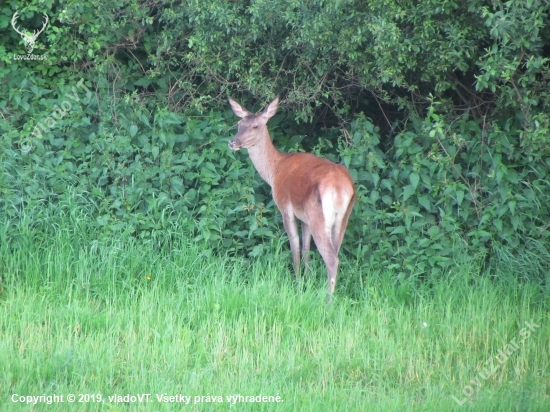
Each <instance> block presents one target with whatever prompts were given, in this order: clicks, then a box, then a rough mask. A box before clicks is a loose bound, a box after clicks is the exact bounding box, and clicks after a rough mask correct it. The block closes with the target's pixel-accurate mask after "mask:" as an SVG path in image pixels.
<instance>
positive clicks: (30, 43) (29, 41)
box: [11, 12, 50, 54]
mask: <svg viewBox="0 0 550 412" xmlns="http://www.w3.org/2000/svg"><path fill="white" fill-rule="evenodd" d="M18 18H19V16H18V15H17V12H15V14H14V15H13V17H12V18H11V25H12V27H13V29H14V30H15V31H16V32H17V33H19V34H20V35H21V37H22V38H23V42H25V47H26V49H27V53H28V54H31V53H32V51H33V50H34V43H35V42H36V39H37V37H38V35H39V34H40V33H42V32H43V31H44V29H45V28H46V26H47V25H48V21H49V20H50V19H49V18H48V15H47V14H46V13H44V24H43V25H42V28H41V29H40V30H35V31H34V32H33V33H32V34H31V33H30V32H24V33H23V32H20V31H19V30H18V29H17V26H16V25H15V22H16V21H17V19H18Z"/></svg>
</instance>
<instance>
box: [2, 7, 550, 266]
mask: <svg viewBox="0 0 550 412" xmlns="http://www.w3.org/2000/svg"><path fill="white" fill-rule="evenodd" d="M397 3H399V2H397ZM98 10H100V11H101V12H100V13H98ZM15 11H18V12H19V15H20V18H19V20H18V22H17V24H18V25H19V27H20V28H21V27H25V28H26V29H27V30H34V29H38V28H40V27H41V25H42V22H43V17H42V14H43V13H47V14H48V15H49V17H50V22H49V25H48V26H47V27H46V30H45V31H44V32H43V33H42V34H40V35H39V37H38V39H37V41H36V45H35V48H34V52H33V53H34V54H36V55H38V56H46V58H45V59H42V60H20V59H17V58H16V57H14V56H16V55H21V54H24V53H25V44H24V43H23V42H22V40H21V36H20V35H19V34H17V33H16V32H15V31H14V30H12V29H11V27H10V21H11V16H13V14H14V13H15ZM549 11H550V5H548V3H547V2H546V1H542V0H532V1H519V0H511V1H508V2H504V3H503V2H500V1H482V0H468V1H463V2H454V1H439V0H438V1H435V0H426V1H422V2H414V4H410V3H406V4H392V3H388V2H386V1H382V0H376V1H369V2H364V1H351V0H342V1H338V2H333V1H322V0H307V1H296V0H277V1H271V2H264V1H247V2H241V1H224V0H202V1H200V2H199V1H194V0H193V1H186V2H176V1H173V0H166V1H160V0H148V1H144V0H116V1H113V2H106V1H100V0H92V1H90V2H86V3H78V4H77V3H65V2H61V1H54V0H41V1H39V0H35V1H30V2H27V3H26V4H25V5H22V4H19V3H18V2H11V3H10V4H9V5H5V6H4V8H3V9H2V13H1V15H0V29H2V30H3V32H4V35H3V36H2V39H1V40H0V42H1V43H0V79H1V80H0V111H1V115H2V118H1V119H0V132H1V133H2V140H1V142H0V167H1V168H2V172H1V174H0V191H1V194H0V208H1V211H0V213H1V214H2V219H3V220H4V221H6V222H17V219H19V216H20V211H21V209H22V208H26V209H27V210H39V209H40V208H48V207H50V205H54V204H56V203H59V202H60V201H61V200H67V201H70V202H72V204H74V205H75V207H77V206H78V207H86V208H88V209H90V211H91V213H92V214H93V216H94V218H95V223H96V224H97V225H98V227H103V228H104V233H105V235H106V236H109V233H112V232H113V231H126V232H128V233H131V234H133V235H135V236H137V237H140V238H147V237H148V236H150V235H151V233H152V232H153V231H155V230H165V229H166V228H167V227H168V223H169V222H171V221H174V220H178V221H179V222H182V223H183V224H184V225H185V226H187V227H188V228H189V231H190V233H192V234H193V236H194V237H195V238H196V239H197V241H201V242H205V243H206V244H208V245H211V246H213V247H220V248H221V250H229V251H232V252H236V253H249V254H251V255H253V256H254V255H259V254H261V253H263V251H264V249H265V247H264V245H269V242H270V241H271V240H274V239H276V238H278V237H280V236H281V235H282V228H281V225H280V218H279V215H278V212H277V211H276V209H275V208H274V205H273V202H272V201H271V197H270V194H269V190H268V188H267V187H266V185H265V184H264V183H263V182H262V181H261V180H260V178H259V176H258V175H257V174H256V173H255V171H254V170H253V168H252V166H251V164H250V162H249V161H248V159H247V157H246V156H245V155H243V154H233V153H231V152H230V151H229V150H228V149H227V145H226V143H227V140H228V138H229V137H230V136H231V135H232V134H233V133H234V130H233V129H232V126H233V125H234V124H235V122H236V120H235V119H234V118H233V116H232V114H231V113H229V111H228V110H227V104H226V97H227V95H228V94H230V95H232V96H234V97H236V98H238V99H239V100H241V101H243V103H245V105H246V106H247V107H252V106H254V107H256V108H257V109H260V107H261V105H262V104H263V103H265V102H267V101H268V100H269V99H271V98H272V97H273V96H274V94H276V93H280V94H281V96H282V97H283V99H284V101H283V107H282V108H281V109H280V110H281V113H279V114H278V115H277V116H276V117H275V118H274V119H272V121H271V122H270V126H271V130H272V137H273V138H274V140H275V143H276V145H277V146H278V147H280V148H282V149H284V150H287V151H288V150H304V149H305V150H308V151H314V152H316V153H319V154H322V155H324V156H327V157H329V158H331V159H333V160H336V161H340V162H343V163H345V164H346V165H347V166H348V167H349V168H350V170H351V172H352V175H353V177H354V179H355V181H356V185H357V188H358V192H359V199H358V202H357V204H356V206H355V209H354V213H353V215H352V219H351V222H350V226H349V229H348V233H347V236H346V241H345V249H346V250H347V252H348V253H349V254H351V255H353V256H357V257H360V258H362V259H368V260H369V261H370V262H371V264H372V265H373V266H380V267H388V266H392V267H396V268H399V269H400V270H401V272H402V273H407V274H413V275H424V274H436V273H440V272H444V271H445V269H446V268H448V267H450V266H451V265H453V264H454V259H455V257H456V255H457V254H458V253H469V254H470V255H472V256H476V257H479V258H483V259H487V262H489V263H491V262H492V263H494V262H495V261H494V260H493V261H492V260H491V259H493V258H499V256H504V255H506V253H512V254H520V253H522V252H521V251H522V250H524V249H525V248H532V245H537V247H539V248H540V250H547V249H548V245H549V244H548V242H549V240H548V234H549V231H548V229H549V227H550V211H549V209H548V205H549V204H550V187H549V185H550V183H549V182H550V178H549V177H550V176H549V168H550V148H549V138H550V137H549V113H550V107H549V99H548V97H549V96H548V92H549V81H550V64H549V58H550V30H549V17H548V13H549ZM39 222H40V220H39V219H37V223H36V224H37V226H38V225H39V224H40V223H39ZM14 236H15V233H14ZM503 248H504V249H503ZM503 250H506V251H507V252H506V253H504V255H503V253H502V251H503ZM497 251H498V253H496V252H497ZM544 259H547V254H542V253H541V254H536V255H534V256H532V264H531V265H528V269H529V270H531V272H532V274H544V275H545V273H542V269H541V267H543V266H544V264H545V263H544V262H543V261H542V260H544ZM546 263H549V262H546ZM549 264H550V263H549ZM525 273H526V272H524V273H522V274H525Z"/></svg>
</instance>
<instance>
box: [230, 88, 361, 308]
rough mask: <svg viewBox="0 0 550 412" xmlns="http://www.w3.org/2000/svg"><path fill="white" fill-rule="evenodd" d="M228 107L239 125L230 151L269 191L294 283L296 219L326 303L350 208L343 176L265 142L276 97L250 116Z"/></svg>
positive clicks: (349, 186)
mask: <svg viewBox="0 0 550 412" xmlns="http://www.w3.org/2000/svg"><path fill="white" fill-rule="evenodd" d="M229 104H230V105H231V108H232V109H233V113H235V114H236V115H237V116H238V117H240V118H241V119H242V120H240V121H239V122H238V123H237V125H238V130H237V134H236V135H235V137H234V138H233V139H232V140H231V141H230V142H229V148H230V149H231V150H239V149H242V148H246V149H248V154H249V155H250V160H252V163H253V164H254V167H255V168H256V170H257V171H258V173H259V174H260V176H261V177H262V179H264V180H265V181H266V182H267V183H268V184H269V185H270V186H271V189H272V192H273V199H274V200H275V203H276V204H277V207H278V208H279V210H280V211H281V214H282V216H283V223H284V226H285V230H286V232H287V234H288V237H289V239H290V249H291V251H292V261H293V263H294V270H295V272H296V278H299V270H300V240H299V237H298V226H297V222H296V219H299V220H300V221H301V222H302V258H303V259H304V262H305V263H306V269H307V263H308V262H309V253H308V252H309V247H310V243H311V236H312V235H313V240H314V241H315V244H316V245H317V249H318V250H319V253H320V254H321V256H322V257H323V260H324V261H325V264H326V266H327V270H328V300H329V301H330V300H331V298H332V294H333V292H334V287H335V286H336V276H337V273H338V263H339V260H338V252H339V250H340V246H341V245H342V240H343V238H344V233H345V231H346V226H347V224H348V219H349V216H350V214H351V210H352V209H353V205H354V204H355V198H356V195H355V189H354V187H353V181H352V179H351V176H350V174H349V172H348V170H347V169H346V168H345V167H344V166H342V165H338V164H335V163H333V162H331V161H330V160H327V159H323V158H321V157H318V156H315V155H313V154H311V153H282V152H279V151H278V150H277V149H276V148H275V147H274V146H273V143H272V142H271V139H270V137H269V132H268V130H267V121H268V120H269V119H270V118H271V117H272V116H273V115H274V114H275V112H276V111H277V106H278V105H279V97H276V98H275V100H273V101H272V102H271V103H270V104H269V106H267V108H265V109H264V110H263V111H262V112H260V113H257V114H254V113H251V112H249V111H248V110H246V109H245V108H244V107H243V106H241V105H240V104H239V103H237V102H236V101H235V100H233V99H231V98H229Z"/></svg>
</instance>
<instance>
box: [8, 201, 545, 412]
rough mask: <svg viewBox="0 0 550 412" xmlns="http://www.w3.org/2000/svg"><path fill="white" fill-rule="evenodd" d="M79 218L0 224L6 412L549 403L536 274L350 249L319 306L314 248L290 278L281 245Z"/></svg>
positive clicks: (477, 407)
mask: <svg viewBox="0 0 550 412" xmlns="http://www.w3.org/2000/svg"><path fill="white" fill-rule="evenodd" d="M88 219H89V218H88V217H86V216H84V215H79V214H78V213H77V212H75V211H72V212H66V213H64V214H60V215H59V216H57V217H56V218H54V217H52V216H50V217H49V219H45V220H44V222H42V224H37V222H30V221H25V219H24V218H23V219H22V220H21V221H19V222H16V223H15V222H13V221H12V222H4V225H3V226H2V228H3V229H2V232H1V233H0V313H1V317H0V371H1V373H0V410H2V411H12V410H36V411H43V410H55V411H65V410H67V411H68V410H83V411H96V410H97V411H99V410H102V411H103V410H106V411H122V410H130V411H142V410H143V411H146V410H147V411H148V410H155V411H157V410H158V411H165V410H166V411H168V410H187V409H188V410H196V411H211V410H223V411H226V410H235V411H432V410H433V411H499V412H502V411H546V410H548V405H549V404H550V399H549V395H550V373H549V372H550V367H549V354H550V347H549V346H550V326H549V319H548V307H549V303H550V299H549V298H550V293H549V291H548V287H547V285H545V284H543V283H541V282H540V280H539V281H536V280H529V279H522V278H521V276H518V274H516V273H508V272H506V268H502V270H501V271H500V272H499V275H498V276H494V275H492V274H491V273H485V272H484V271H483V270H482V269H481V260H480V259H466V258H465V259H464V261H463V262H457V264H456V267H455V268H454V269H452V270H451V271H450V272H449V273H446V274H445V275H444V276H441V277H440V278H438V279H424V280H419V279H405V278H400V277H398V276H396V275H395V273H394V272H392V271H387V272H373V271H370V270H369V267H368V264H367V263H366V262H362V261H353V260H349V259H346V258H345V257H344V258H343V259H342V265H341V270H340V276H339V284H338V285H337V290H336V294H335V300H334V302H333V303H332V304H331V305H327V304H325V300H324V298H325V291H326V277H325V268H324V266H323V264H322V260H321V259H320V257H319V256H316V257H315V258H314V261H313V272H312V274H311V275H310V276H309V277H306V279H305V280H304V282H303V283H301V284H299V285H297V284H296V282H295V280H294V279H293V275H292V272H291V270H290V257H289V252H288V247H287V245H286V243H284V244H283V243H281V244H280V245H273V247H272V248H271V249H272V253H271V254H268V255H264V256H260V257H258V258H254V259H248V258H246V257H243V256H227V255H224V254H220V253H219V252H218V253H214V251H213V250H211V249H207V248H204V247H203V246H202V245H201V244H200V243H197V242H194V241H193V240H192V239H191V238H190V237H189V236H188V234H187V233H186V231H185V230H184V228H181V227H172V228H171V229H170V230H168V231H165V232H158V233H152V234H151V236H150V237H149V238H146V239H139V240H137V239H135V238H132V237H130V236H127V235H125V234H124V233H121V234H120V235H110V236H102V235H101V234H99V233H97V232H95V231H94V230H92V229H91V228H92V226H93V225H92V224H91V223H90V221H89V220H88ZM14 225H15V226H16V228H17V229H18V230H17V233H18V235H17V236H13V233H14V231H13V229H14ZM53 395H57V396H58V397H57V398H52V396H53ZM70 395H74V398H70ZM32 396H35V397H36V398H31V397H32ZM40 396H43V397H42V398H40ZM61 396H62V398H61ZM251 397H252V398H251ZM69 399H74V402H70V401H69ZM53 400H57V401H58V402H56V403H51V404H48V403H47V402H53ZM26 402H30V403H28V404H27V403H26ZM34 402H37V403H35V404H34V405H33V403H34Z"/></svg>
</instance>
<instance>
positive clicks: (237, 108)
mask: <svg viewBox="0 0 550 412" xmlns="http://www.w3.org/2000/svg"><path fill="white" fill-rule="evenodd" d="M229 104H230V105H231V109H233V113H235V115H236V116H238V117H240V118H241V119H244V118H245V117H246V116H248V115H250V114H251V113H250V112H249V111H248V110H246V109H245V108H244V107H242V106H241V105H240V104H239V103H237V102H236V101H235V100H233V99H232V98H231V97H230V98H229Z"/></svg>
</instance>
